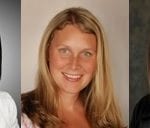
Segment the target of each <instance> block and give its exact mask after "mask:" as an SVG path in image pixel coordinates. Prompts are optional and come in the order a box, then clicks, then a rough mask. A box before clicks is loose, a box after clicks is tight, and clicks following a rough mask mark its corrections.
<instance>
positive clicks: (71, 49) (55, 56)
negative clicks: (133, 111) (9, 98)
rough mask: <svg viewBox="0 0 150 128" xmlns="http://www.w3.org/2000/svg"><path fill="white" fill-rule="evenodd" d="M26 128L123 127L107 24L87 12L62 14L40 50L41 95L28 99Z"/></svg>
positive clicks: (33, 93)
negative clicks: (115, 94) (115, 91)
mask: <svg viewBox="0 0 150 128" xmlns="http://www.w3.org/2000/svg"><path fill="white" fill-rule="evenodd" d="M21 100H22V124H21V125H22V128H29V127H31V128H59V127H60V128H122V127H123V126H122V122H121V116H120V112H119V108H118V105H117V104H116V102H115V98H114V94H113V87H112V81H111V77H110V71H109V63H108V55H107V46H106V41H105V37H104V32H103V28H102V25H101V24H100V23H99V21H98V20H97V19H96V18H95V16H94V15H93V14H92V13H91V12H89V11H88V10H86V9H83V8H69V9H66V10H63V11H61V12H60V13H58V14H57V15H56V16H55V17H54V18H53V19H52V20H51V21H50V23H49V24H48V26H47V28H46V30H45V33H44V35H43V38H42V41H41V45H40V49H39V69H38V78H37V87H36V89H35V90H33V91H31V92H28V93H26V94H22V98H21Z"/></svg>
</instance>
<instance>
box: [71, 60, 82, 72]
mask: <svg viewBox="0 0 150 128" xmlns="http://www.w3.org/2000/svg"><path fill="white" fill-rule="evenodd" d="M70 66H71V69H72V70H77V69H79V68H80V60H79V57H73V58H72V59H71V63H70Z"/></svg>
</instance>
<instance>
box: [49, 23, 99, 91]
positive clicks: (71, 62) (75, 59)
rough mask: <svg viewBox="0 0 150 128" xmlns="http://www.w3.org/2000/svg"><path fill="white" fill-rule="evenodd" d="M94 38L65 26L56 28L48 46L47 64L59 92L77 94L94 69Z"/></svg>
mask: <svg viewBox="0 0 150 128" xmlns="http://www.w3.org/2000/svg"><path fill="white" fill-rule="evenodd" d="M96 55H97V53H96V37H95V35H93V34H88V33H84V32H82V31H80V29H79V28H78V27H77V26H73V25H67V26H66V27H65V28H63V29H62V30H59V31H56V32H55V35H54V38H53V40H52V42H51V45H50V47H49V67H50V72H51V74H52V77H53V78H54V80H55V82H56V84H57V85H58V87H59V89H60V91H62V92H67V93H79V92H80V91H81V90H82V89H84V88H85V87H86V86H87V85H88V84H89V82H90V81H91V80H92V78H93V75H94V74H95V70H96Z"/></svg>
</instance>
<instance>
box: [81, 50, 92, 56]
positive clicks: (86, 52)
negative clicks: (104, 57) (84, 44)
mask: <svg viewBox="0 0 150 128" xmlns="http://www.w3.org/2000/svg"><path fill="white" fill-rule="evenodd" d="M83 54H84V56H86V57H91V56H92V55H93V54H92V53H91V52H88V51H85V52H84V53H83Z"/></svg>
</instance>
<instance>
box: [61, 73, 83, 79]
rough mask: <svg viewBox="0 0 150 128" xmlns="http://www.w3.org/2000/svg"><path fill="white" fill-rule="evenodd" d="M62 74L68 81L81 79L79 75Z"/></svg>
mask: <svg viewBox="0 0 150 128" xmlns="http://www.w3.org/2000/svg"><path fill="white" fill-rule="evenodd" d="M63 74H64V75H65V76H67V77H68V78H70V79H79V78H80V77H81V75H78V74H67V73H63Z"/></svg>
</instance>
